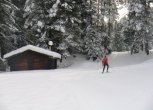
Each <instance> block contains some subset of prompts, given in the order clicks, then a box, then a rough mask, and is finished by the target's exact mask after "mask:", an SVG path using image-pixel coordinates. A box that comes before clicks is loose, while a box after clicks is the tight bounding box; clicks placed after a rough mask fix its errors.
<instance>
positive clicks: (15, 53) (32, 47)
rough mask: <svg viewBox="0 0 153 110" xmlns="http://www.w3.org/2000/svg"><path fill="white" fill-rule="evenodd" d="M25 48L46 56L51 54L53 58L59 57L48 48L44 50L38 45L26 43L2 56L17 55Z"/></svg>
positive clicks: (59, 56)
mask: <svg viewBox="0 0 153 110" xmlns="http://www.w3.org/2000/svg"><path fill="white" fill-rule="evenodd" d="M26 50H32V51H34V52H38V53H41V54H44V55H47V56H52V57H55V58H61V55H60V54H59V53H57V52H53V51H50V50H46V49H43V48H40V47H36V46H33V45H26V46H24V47H21V48H19V49H16V50H14V51H11V52H9V53H7V54H5V55H4V56H3V58H5V59H6V58H9V57H11V56H14V55H17V54H20V53H22V52H24V51H26Z"/></svg>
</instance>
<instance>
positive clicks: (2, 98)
mask: <svg viewBox="0 0 153 110" xmlns="http://www.w3.org/2000/svg"><path fill="white" fill-rule="evenodd" d="M109 59H110V65H111V68H110V72H109V73H104V74H101V71H102V69H101V63H100V62H92V61H85V60H84V59H83V58H80V57H76V59H75V61H74V62H75V63H74V64H73V65H72V66H71V67H69V68H66V69H57V70H45V71H43V70H40V71H22V72H7V73H1V74H0V110H153V104H152V103H153V87H152V84H153V66H152V65H153V53H151V54H150V56H146V55H144V54H139V55H134V56H130V54H129V53H113V54H112V55H111V56H109Z"/></svg>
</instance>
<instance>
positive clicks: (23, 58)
mask: <svg viewBox="0 0 153 110" xmlns="http://www.w3.org/2000/svg"><path fill="white" fill-rule="evenodd" d="M8 64H9V65H10V70H11V71H18V70H40V69H56V68H57V59H53V58H49V56H46V55H43V54H40V53H37V52H33V51H26V52H23V53H21V54H18V55H15V56H13V57H10V58H9V59H8Z"/></svg>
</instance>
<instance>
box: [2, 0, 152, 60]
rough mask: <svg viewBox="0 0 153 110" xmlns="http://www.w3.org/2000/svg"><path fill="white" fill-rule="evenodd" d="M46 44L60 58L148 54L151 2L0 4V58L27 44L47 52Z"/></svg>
mask: <svg viewBox="0 0 153 110" xmlns="http://www.w3.org/2000/svg"><path fill="white" fill-rule="evenodd" d="M121 11H122V13H121ZM49 41H52V42H53V46H52V50H53V51H55V52H58V53H60V54H61V55H62V56H69V55H74V54H82V55H85V56H86V57H87V59H93V58H98V57H102V56H104V55H107V54H111V52H113V51H117V52H123V51H130V52H131V54H137V53H140V52H144V53H146V55H149V50H150V49H152V47H153V46H152V44H153V0H0V50H1V57H3V55H4V54H6V53H7V52H10V51H12V50H15V49H17V48H20V47H22V46H25V45H28V44H31V45H35V46H38V47H42V48H45V49H49V45H48V42H49Z"/></svg>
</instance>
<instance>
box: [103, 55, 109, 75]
mask: <svg viewBox="0 0 153 110" xmlns="http://www.w3.org/2000/svg"><path fill="white" fill-rule="evenodd" d="M102 65H103V72H102V73H104V71H105V67H106V66H107V72H108V69H109V64H108V58H107V56H105V57H104V58H103V59H102Z"/></svg>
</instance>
